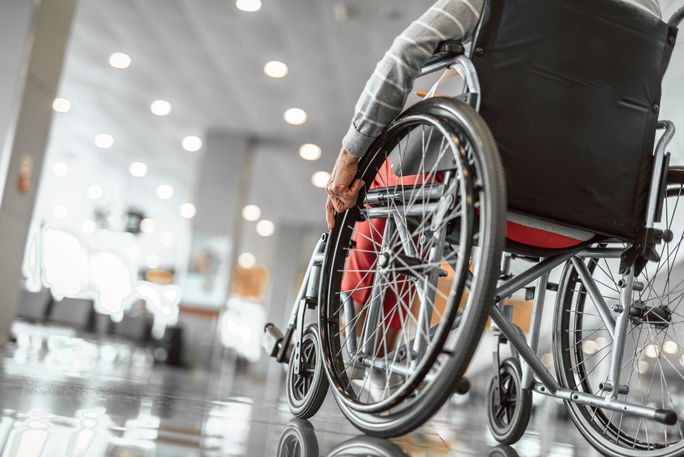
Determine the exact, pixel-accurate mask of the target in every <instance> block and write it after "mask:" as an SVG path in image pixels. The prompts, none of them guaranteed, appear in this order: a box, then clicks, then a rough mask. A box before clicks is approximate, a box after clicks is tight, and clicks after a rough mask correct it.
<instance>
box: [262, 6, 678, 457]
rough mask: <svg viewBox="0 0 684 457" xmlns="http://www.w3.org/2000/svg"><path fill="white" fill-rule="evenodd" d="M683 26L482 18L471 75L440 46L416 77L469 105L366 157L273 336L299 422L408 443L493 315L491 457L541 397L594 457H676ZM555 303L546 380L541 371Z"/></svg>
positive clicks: (588, 10)
mask: <svg viewBox="0 0 684 457" xmlns="http://www.w3.org/2000/svg"><path fill="white" fill-rule="evenodd" d="M683 17H684V8H682V9H680V10H678V11H677V12H676V13H675V14H674V15H673V17H672V18H671V19H670V20H669V22H668V23H665V22H663V21H661V20H659V19H656V18H655V17H651V16H646V15H644V14H641V13H637V12H636V11H635V9H634V7H632V6H629V5H627V4H624V3H622V2H619V1H614V0H606V1H601V2H596V1H594V0H489V1H486V2H485V6H484V9H483V12H482V16H481V19H480V23H479V24H478V27H477V30H476V33H475V36H474V38H473V44H472V46H471V49H470V51H469V54H468V55H466V52H465V49H464V47H463V46H462V44H461V43H458V42H444V43H442V44H441V45H440V47H439V48H438V50H437V53H436V54H435V55H434V56H433V57H432V58H431V59H430V60H429V61H428V63H427V64H426V66H425V68H424V69H423V72H422V75H425V74H429V73H433V72H437V71H440V70H443V69H445V68H446V69H448V70H447V72H449V71H452V72H457V73H458V74H459V75H460V76H461V77H462V78H463V80H464V90H463V92H462V93H460V94H456V95H451V96H449V97H439V96H432V97H430V98H428V99H426V100H423V101H421V102H418V103H416V104H414V105H413V106H411V107H409V108H408V109H407V110H405V111H404V112H403V113H402V114H401V115H400V116H398V117H397V119H395V121H394V122H393V123H392V124H391V125H390V126H389V127H388V128H387V129H386V130H385V131H384V132H383V134H382V135H380V137H379V138H378V139H377V140H376V141H375V142H374V143H373V145H372V146H371V147H370V148H369V150H368V152H367V153H366V155H365V156H364V158H363V159H362V160H361V161H360V163H359V172H358V177H359V178H361V179H363V180H364V182H365V183H366V185H365V187H364V189H363V190H362V192H361V193H360V195H359V199H358V202H357V205H356V206H355V207H354V208H351V209H350V210H348V211H345V212H344V213H341V214H337V215H336V220H335V228H334V229H333V230H332V231H331V232H330V233H327V234H325V235H323V236H322V237H321V239H320V241H319V242H318V244H317V246H316V247H315V249H314V253H313V255H312V257H311V260H310V263H309V266H308V269H307V272H306V275H305V277H304V281H303V284H302V287H301V289H300V291H299V294H298V296H297V299H296V301H295V305H294V308H293V311H292V314H291V317H290V320H289V322H288V326H287V329H286V331H285V334H284V335H283V334H282V333H281V332H280V330H278V329H277V327H275V326H274V325H273V324H268V325H267V326H266V329H265V337H264V347H265V348H266V350H267V352H268V353H269V354H270V355H271V356H273V357H275V358H276V359H277V360H278V361H279V362H283V363H287V364H288V368H287V383H286V389H287V397H288V404H289V406H290V409H291V411H292V413H293V414H294V415H296V416H298V417H300V418H306V417H311V416H312V415H313V414H315V412H316V411H317V410H318V408H319V407H320V405H321V403H322V402H323V399H324V398H325V395H326V392H327V391H328V390H330V391H331V392H332V394H333V396H334V398H335V401H336V402H337V404H338V406H339V408H340V410H341V411H342V413H343V414H344V415H345V416H346V417H347V418H348V419H349V420H350V421H351V422H352V424H353V425H354V426H356V427H357V428H359V429H360V430H362V431H363V432H365V433H368V434H371V435H376V436H382V437H391V436H398V435H402V434H405V433H408V432H409V431H411V430H413V429H415V428H416V427H418V426H420V425H421V424H423V423H424V422H425V421H427V420H428V419H429V418H430V417H431V416H432V415H433V414H434V413H435V412H436V411H437V410H438V409H439V408H440V407H442V406H443V404H444V403H445V402H446V401H447V400H448V398H449V397H450V396H451V395H453V394H454V393H465V392H467V391H468V389H469V387H470V383H469V381H468V379H467V378H466V377H464V375H465V373H466V370H467V368H468V365H469V364H470V361H471V358H472V356H473V354H474V352H475V349H476V348H477V346H478V343H479V340H480V336H481V334H482V332H483V330H484V328H485V325H486V323H487V320H488V317H489V318H491V322H492V323H493V325H494V326H495V331H494V332H493V334H494V338H495V349H494V351H493V360H494V376H493V378H492V380H491V382H490V384H489V386H488V390H487V417H488V422H489V427H490V430H491V432H492V434H493V436H494V437H495V438H496V439H497V440H498V441H499V442H501V443H502V444H512V443H515V442H516V441H517V440H518V439H519V438H520V437H521V436H522V434H523V433H524V431H525V428H526V427H527V423H528V421H529V417H530V411H531V405H532V393H533V392H536V393H538V394H542V395H546V396H551V397H553V398H556V399H560V400H563V401H564V402H565V405H566V407H567V409H568V411H569V415H570V417H571V419H572V421H573V422H574V424H575V425H576V426H577V428H578V429H579V431H580V432H581V434H582V435H583V436H584V437H585V438H586V439H587V440H588V442H589V443H590V444H591V445H592V446H594V447H595V448H596V449H597V450H599V451H600V452H602V453H603V454H605V455H611V456H636V455H639V456H676V455H684V432H683V431H682V428H681V427H680V425H679V422H678V419H679V418H680V416H681V417H683V418H684V397H683V396H682V394H683V393H684V383H683V382H682V381H683V380H684V348H683V347H682V346H683V345H684V340H681V338H684V329H682V328H681V327H679V326H680V325H682V324H684V309H681V308H679V305H680V303H681V302H682V301H684V268H683V267H682V266H681V265H680V264H681V262H680V259H681V258H680V257H679V255H680V247H681V245H682V241H683V240H684V231H683V230H684V220H682V218H683V217H684V216H682V213H683V211H684V208H683V207H684V202H683V203H681V204H680V201H679V200H680V196H681V195H682V194H683V192H684V167H678V166H671V165H670V163H669V162H670V154H669V153H668V152H667V151H666V149H667V146H668V144H669V142H670V141H671V139H672V137H673V136H674V125H673V124H672V122H669V121H666V120H659V119H658V111H659V103H660V96H661V89H660V86H661V80H662V78H663V75H664V73H665V70H666V68H667V65H668V63H669V59H670V56H671V53H672V50H673V48H674V45H675V41H676V35H677V27H678V26H679V23H680V22H681V20H682V18H683ZM559 50H562V52H559ZM430 92H431V93H430V94H429V95H434V94H433V92H435V88H433V90H431V91H430ZM658 135H659V138H658V141H657V142H656V136H658ZM683 254H684V252H683ZM512 260H515V263H516V265H519V264H521V263H522V264H528V266H527V267H526V268H525V269H523V270H522V271H517V270H519V267H516V268H513V269H512V268H511V261H512ZM561 266H562V267H563V268H562V273H561V275H560V279H559V280H558V282H557V283H553V282H552V281H551V279H553V276H551V277H550V274H551V273H552V272H553V271H554V270H555V269H556V267H561ZM547 290H555V291H556V303H555V310H554V317H553V330H552V337H553V338H552V342H551V344H552V354H551V358H552V359H553V362H552V363H553V365H554V368H555V372H556V376H555V377H554V376H553V375H552V374H551V373H550V372H549V370H548V369H547V368H546V365H550V363H549V360H548V358H547V360H545V361H546V362H547V363H546V365H545V363H543V362H542V360H541V359H540V357H539V356H538V354H537V350H538V348H539V340H540V336H541V335H540V325H541V317H542V311H543V308H544V305H545V298H546V292H547ZM520 291H526V294H527V295H528V296H529V298H530V299H532V298H533V299H534V301H533V306H532V311H531V319H530V328H529V332H528V334H527V337H526V336H525V334H524V332H523V331H522V330H521V329H520V328H519V327H518V326H517V325H515V324H513V322H512V312H511V311H512V310H511V306H510V305H508V304H507V298H509V297H511V296H512V295H513V294H514V293H519V292H520ZM307 311H313V315H315V321H316V322H315V323H312V324H309V325H307V324H306V322H307ZM310 314H311V313H310ZM308 320H309V321H310V320H311V319H308ZM678 328H679V330H678ZM504 344H507V345H510V348H511V350H510V352H511V354H512V355H511V356H510V357H507V358H505V359H503V360H502V356H501V353H500V347H501V346H502V345H504Z"/></svg>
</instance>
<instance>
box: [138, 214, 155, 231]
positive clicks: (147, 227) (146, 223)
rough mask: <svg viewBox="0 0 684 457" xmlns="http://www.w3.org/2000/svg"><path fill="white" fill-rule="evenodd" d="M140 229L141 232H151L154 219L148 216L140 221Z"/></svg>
mask: <svg viewBox="0 0 684 457" xmlns="http://www.w3.org/2000/svg"><path fill="white" fill-rule="evenodd" d="M140 230H142V232H143V233H152V232H154V221H153V220H152V219H150V218H148V217H146V218H145V219H143V220H142V221H140Z"/></svg>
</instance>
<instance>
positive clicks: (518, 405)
mask: <svg viewBox="0 0 684 457" xmlns="http://www.w3.org/2000/svg"><path fill="white" fill-rule="evenodd" d="M499 378H500V380H497V379H496V378H492V382H491V383H490V384H489V391H488V392H487V419H488V420H489V429H490V430H491V432H492V435H494V438H495V439H496V440H497V441H498V442H499V443H502V444H513V443H516V442H517V441H518V440H519V439H520V437H521V436H522V435H523V433H525V429H526V428H527V424H528V423H529V421H530V413H531V412H532V392H531V391H530V390H525V389H523V388H522V376H521V370H520V364H519V363H518V361H517V360H516V359H513V358H510V359H506V360H504V361H503V362H502V363H501V366H500V367H499ZM499 386H500V387H501V388H500V390H499Z"/></svg>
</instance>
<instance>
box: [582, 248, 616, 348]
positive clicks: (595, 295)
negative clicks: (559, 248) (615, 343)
mask: <svg viewBox="0 0 684 457" xmlns="http://www.w3.org/2000/svg"><path fill="white" fill-rule="evenodd" d="M571 260H572V265H573V266H574V267H575V271H577V273H578V274H579V277H580V280H581V281H582V284H583V285H584V288H585V289H587V292H588V293H589V297H590V298H591V301H592V303H593V304H594V308H596V311H598V313H599V316H600V317H601V320H602V321H603V325H605V326H606V330H608V333H609V334H610V337H611V338H612V339H613V340H615V320H614V319H613V316H612V315H611V314H610V310H609V309H608V305H607V304H606V301H605V300H604V299H603V296H602V295H601V292H599V290H598V287H597V286H596V282H595V281H594V278H592V277H591V273H590V272H589V269H588V268H587V266H586V265H585V264H584V262H583V261H581V260H580V259H578V258H577V257H573V258H572V259H571Z"/></svg>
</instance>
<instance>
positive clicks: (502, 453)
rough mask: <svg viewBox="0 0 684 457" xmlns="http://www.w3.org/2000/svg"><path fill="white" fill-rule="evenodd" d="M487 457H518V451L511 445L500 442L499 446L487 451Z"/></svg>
mask: <svg viewBox="0 0 684 457" xmlns="http://www.w3.org/2000/svg"><path fill="white" fill-rule="evenodd" d="M487 457H520V454H518V451H516V450H515V449H513V448H512V447H510V446H508V445H506V444H502V445H500V446H497V447H495V448H492V450H490V451H489V454H488V456H487Z"/></svg>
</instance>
